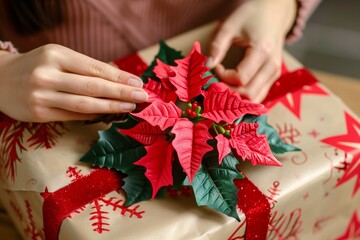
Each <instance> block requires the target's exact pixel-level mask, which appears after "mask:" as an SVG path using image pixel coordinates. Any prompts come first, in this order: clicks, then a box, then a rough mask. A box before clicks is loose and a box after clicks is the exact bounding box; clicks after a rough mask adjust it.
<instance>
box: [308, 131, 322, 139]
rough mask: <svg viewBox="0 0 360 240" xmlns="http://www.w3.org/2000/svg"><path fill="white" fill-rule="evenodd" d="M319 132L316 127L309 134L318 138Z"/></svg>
mask: <svg viewBox="0 0 360 240" xmlns="http://www.w3.org/2000/svg"><path fill="white" fill-rule="evenodd" d="M319 134H320V133H319V132H318V131H316V129H314V130H312V131H311V132H309V135H310V136H312V137H314V138H317V137H318V136H319Z"/></svg>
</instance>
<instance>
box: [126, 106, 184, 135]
mask: <svg viewBox="0 0 360 240" xmlns="http://www.w3.org/2000/svg"><path fill="white" fill-rule="evenodd" d="M132 115H133V116H136V117H139V118H142V119H144V120H146V121H147V122H148V123H150V124H151V125H153V126H159V127H160V129H161V130H163V131H164V130H165V129H166V128H168V127H172V126H174V124H175V123H176V121H177V120H178V119H179V118H180V117H181V109H180V108H178V107H177V106H176V105H175V103H173V102H168V103H164V102H162V101H158V100H157V101H155V102H153V103H152V104H150V105H149V106H148V107H146V108H145V109H144V110H142V111H141V112H139V113H132Z"/></svg>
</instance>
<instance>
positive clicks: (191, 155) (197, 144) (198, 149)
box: [171, 119, 212, 182]
mask: <svg viewBox="0 0 360 240" xmlns="http://www.w3.org/2000/svg"><path fill="white" fill-rule="evenodd" d="M171 133H173V134H175V138H174V140H173V141H172V145H173V146H174V149H175V151H176V153H177V155H178V158H179V162H180V164H181V166H182V167H183V169H184V171H185V173H186V175H187V176H188V177H189V179H190V182H191V181H192V179H193V178H194V176H195V174H196V172H197V171H198V170H199V167H200V164H201V160H202V158H203V156H204V154H205V153H207V152H209V151H211V150H212V147H211V146H210V145H209V144H208V143H207V141H208V140H210V139H212V136H211V135H210V133H209V126H208V124H207V122H206V121H201V122H198V123H197V124H194V123H192V122H191V121H189V120H188V119H181V120H179V121H177V122H176V124H175V125H174V127H173V129H172V130H171Z"/></svg>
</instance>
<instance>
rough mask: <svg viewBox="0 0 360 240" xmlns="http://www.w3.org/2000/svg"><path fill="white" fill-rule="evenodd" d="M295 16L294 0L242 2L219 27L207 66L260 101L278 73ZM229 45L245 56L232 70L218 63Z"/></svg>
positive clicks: (252, 0)
mask: <svg viewBox="0 0 360 240" xmlns="http://www.w3.org/2000/svg"><path fill="white" fill-rule="evenodd" d="M295 15H296V0H251V1H246V2H244V3H243V4H242V5H240V6H239V7H238V8H237V9H236V10H235V11H234V12H233V13H232V14H231V15H230V16H229V17H228V18H227V19H226V20H225V21H224V22H222V23H221V25H220V26H219V28H218V30H217V32H216V34H215V37H214V39H213V41H212V43H211V45H210V49H209V58H208V61H207V65H208V66H209V67H215V72H216V74H217V76H218V77H219V78H220V79H221V80H222V81H223V82H225V83H227V84H229V85H230V86H233V87H235V88H236V89H237V90H238V91H239V92H240V93H241V95H243V96H245V97H246V98H249V99H250V100H252V101H253V102H261V101H262V100H263V99H264V98H265V97H266V95H267V93H268V91H269V89H270V87H271V85H272V84H273V83H274V81H275V80H276V79H277V78H278V77H279V76H280V73H281V61H282V50H283V45H284V41H285V38H286V34H287V32H288V31H289V30H290V28H291V27H292V25H293V23H294V19H295ZM231 45H235V46H238V47H242V48H245V55H244V58H243V59H242V60H241V61H240V63H239V64H238V65H237V66H236V68H235V69H226V68H225V67H224V66H223V65H222V64H221V62H222V60H223V59H224V57H225V55H226V54H227V52H228V50H229V48H230V47H231Z"/></svg>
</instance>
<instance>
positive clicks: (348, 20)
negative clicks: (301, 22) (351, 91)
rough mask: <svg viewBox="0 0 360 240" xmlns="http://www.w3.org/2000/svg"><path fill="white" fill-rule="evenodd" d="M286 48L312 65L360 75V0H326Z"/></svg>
mask: <svg viewBox="0 0 360 240" xmlns="http://www.w3.org/2000/svg"><path fill="white" fill-rule="evenodd" d="M286 49H287V51H289V52H290V53H291V54H292V55H294V56H295V57H296V58H297V59H299V60H300V62H302V63H303V64H304V65H305V66H306V67H308V68H311V69H317V70H322V71H326V72H331V73H337V74H341V75H346V76H350V77H354V78H359V79H360V0H323V1H322V3H321V4H320V5H319V6H318V8H317V9H316V10H315V12H314V13H313V15H312V16H311V18H310V19H309V21H308V23H307V26H306V28H305V30H304V35H303V37H302V39H301V40H299V41H298V42H296V43H294V44H292V45H289V46H287V47H286Z"/></svg>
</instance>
